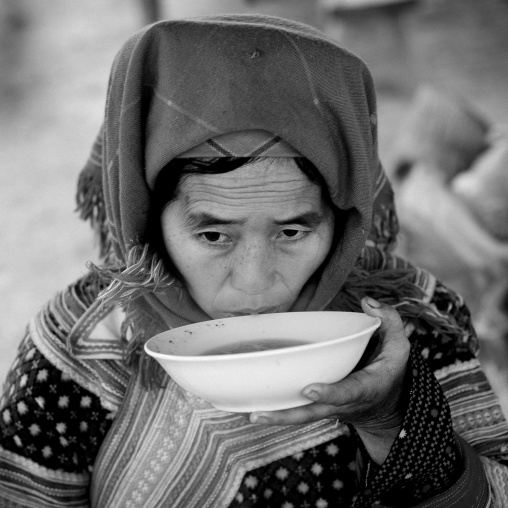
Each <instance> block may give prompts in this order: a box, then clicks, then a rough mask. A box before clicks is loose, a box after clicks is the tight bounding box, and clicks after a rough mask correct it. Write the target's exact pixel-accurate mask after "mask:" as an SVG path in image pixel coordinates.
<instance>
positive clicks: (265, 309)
mask: <svg viewBox="0 0 508 508" xmlns="http://www.w3.org/2000/svg"><path fill="white" fill-rule="evenodd" d="M278 308H279V307H263V308H260V309H242V310H238V311H233V312H225V313H224V314H225V316H226V317H239V316H253V315H256V314H272V313H274V312H277V310H278Z"/></svg>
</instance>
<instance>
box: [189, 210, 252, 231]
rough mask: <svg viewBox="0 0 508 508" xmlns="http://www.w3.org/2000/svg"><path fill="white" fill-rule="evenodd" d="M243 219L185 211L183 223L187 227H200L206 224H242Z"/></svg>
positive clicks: (206, 225)
mask: <svg viewBox="0 0 508 508" xmlns="http://www.w3.org/2000/svg"><path fill="white" fill-rule="evenodd" d="M242 224H245V220H232V219H225V218H223V217H217V216H215V215H212V214H210V213H207V212H199V213H187V214H185V225H186V226H187V227H189V228H202V227H208V226H224V225H226V226H229V225H242Z"/></svg>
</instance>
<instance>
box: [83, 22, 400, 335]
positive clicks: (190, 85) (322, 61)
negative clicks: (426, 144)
mask: <svg viewBox="0 0 508 508" xmlns="http://www.w3.org/2000/svg"><path fill="white" fill-rule="evenodd" d="M253 130H254V131H257V132H258V133H260V132H261V136H267V135H266V133H269V134H268V137H267V138H266V137H265V138H264V140H265V141H266V139H272V141H273V139H274V138H273V136H275V137H276V138H275V139H277V140H279V139H280V140H281V143H280V146H282V147H285V148H288V147H289V148H288V149H291V150H296V152H297V153H298V154H301V155H302V156H303V157H306V158H307V159H309V160H310V161H311V162H312V163H313V164H314V165H315V166H316V167H317V168H318V170H319V171H320V173H321V174H322V175H323V177H324V179H325V181H326V184H327V186H328V189H329V193H330V196H331V199H332V201H333V203H334V205H335V206H336V207H337V208H339V209H341V210H342V211H344V212H345V217H346V218H345V223H344V225H343V234H342V235H341V237H340V238H338V239H337V243H336V248H335V250H334V251H333V252H332V253H331V255H330V257H329V261H328V262H327V264H326V266H325V267H324V269H323V271H322V274H321V277H320V279H319V281H318V283H317V284H316V286H315V287H314V288H313V289H312V291H311V292H310V294H309V292H307V294H306V297H305V304H304V307H303V309H306V310H319V309H323V308H325V307H326V306H327V305H329V304H330V302H332V301H333V300H334V298H335V297H336V296H337V295H338V293H339V291H340V290H341V288H342V287H343V285H344V283H345V282H346V280H347V279H348V276H349V275H350V273H351V271H352V269H353V267H354V266H355V263H357V261H358V259H359V256H360V255H361V253H362V251H363V252H365V251H364V248H365V246H366V242H367V245H369V244H370V245H375V246H377V247H381V249H385V248H386V247H389V246H391V245H392V244H393V243H394V239H395V235H396V233H397V222H396V217H395V214H394V210H393V202H392V191H391V187H390V185H389V184H388V182H387V180H386V177H385V174H384V172H383V170H382V167H381V165H380V163H379V160H378V153H377V117H376V103H375V94H374V85H373V81H372V78H371V75H370V73H369V71H368V70H367V68H366V66H365V65H364V63H363V62H362V61H361V60H360V59H359V58H357V57H356V56H354V55H352V54H350V53H349V52H347V51H345V50H343V49H341V48H340V47H339V46H338V45H337V43H336V42H335V41H334V40H332V39H329V38H328V37H326V36H325V35H323V34H322V33H321V32H319V31H317V30H315V29H313V28H311V27H308V26H306V25H302V24H298V23H295V22H290V21H286V20H282V19H278V18H272V17H265V16H219V17H212V18H201V19H194V20H176V21H166V22H160V23H156V24H154V25H151V26H149V27H147V28H145V29H143V30H141V31H140V32H138V33H137V34H136V35H134V36H133V37H132V38H131V39H130V40H129V41H127V43H126V44H125V45H124V47H123V48H122V49H121V50H120V52H119V53H118V55H117V57H116V59H115V62H114V64H113V68H112V71H111V76H110V80H109V88H108V94H107V104H106V114H105V121H104V125H103V129H102V130H101V133H100V134H99V137H98V139H97V141H96V144H95V145H94V150H93V151H92V156H91V157H90V160H89V161H88V164H87V166H86V167H85V170H84V172H83V174H82V177H81V180H80V184H79V194H78V203H79V208H80V210H81V213H82V216H83V217H84V218H88V219H90V220H91V221H92V223H94V224H95V226H96V227H97V229H98V230H99V231H100V233H101V241H102V248H103V253H105V254H106V265H108V266H113V265H114V264H115V263H116V264H118V265H119V266H120V267H121V270H119V271H118V272H116V275H115V274H114V273H113V272H110V275H111V274H112V273H113V276H114V277H115V279H116V280H115V281H114V282H113V283H112V285H111V286H110V288H109V290H108V292H107V298H106V299H107V300H108V301H109V302H115V301H117V302H118V301H122V303H123V304H125V305H126V303H127V300H128V305H126V308H127V311H128V314H129V315H130V316H131V323H132V322H137V323H138V324H139V322H141V321H143V320H144V327H143V326H138V332H139V333H140V334H144V338H143V339H140V340H145V339H147V338H148V337H149V336H150V334H153V333H155V332H157V331H161V330H163V329H167V328H169V327H175V326H181V325H183V324H187V323H189V322H195V321H199V320H204V319H209V317H208V316H206V315H205V314H204V313H203V312H202V311H201V310H200V309H199V308H197V306H196V305H195V304H194V303H193V302H192V300H191V299H190V297H189V296H188V295H187V292H186V291H185V289H184V288H181V287H180V286H179V285H178V284H172V278H171V276H170V274H169V275H168V274H164V273H163V270H162V268H161V264H160V263H158V262H157V260H156V259H153V258H152V259H149V256H148V255H147V251H146V249H145V250H144V251H142V252H141V253H140V246H141V247H142V244H143V242H145V241H146V238H145V231H146V228H147V220H148V214H149V208H150V192H151V188H152V186H153V185H154V182H155V180H156V177H157V175H158V173H159V172H160V170H161V169H162V168H163V167H164V166H165V165H166V164H167V163H168V162H169V161H170V160H172V159H173V158H176V157H179V156H182V154H185V155H186V156H189V154H196V153H199V152H198V149H201V148H203V144H205V145H204V146H207V150H208V149H209V148H210V145H214V146H215V147H216V146H220V145H221V144H222V145H224V146H229V148H228V150H229V149H231V152H232V153H238V152H237V151H236V150H237V148H238V147H235V146H232V145H228V143H227V142H228V141H231V139H233V140H234V139H238V136H233V137H232V138H229V137H228V136H229V135H230V134H231V133H238V132H243V131H253ZM209 140H212V142H210V141H209ZM213 140H215V141H213ZM217 140H219V141H220V142H221V143H217ZM261 144H262V143H261ZM257 145H259V143H257ZM280 146H279V147H280ZM291 147H292V148H291ZM267 153H269V152H265V153H264V155H267ZM99 171H100V175H101V176H100V179H98V178H97V176H98V172H99ZM373 215H374V220H373ZM369 234H370V237H369ZM148 241H149V239H148ZM120 272H121V275H118V274H119V273H120ZM103 273H104V272H103ZM133 274H136V275H140V274H141V275H143V274H144V275H143V277H145V280H144V281H140V282H139V284H137V283H136V282H135V281H136V279H135V277H134V275H133ZM146 274H148V276H146ZM130 275H132V277H130V278H129V276H130ZM122 298H123V300H122ZM303 309H302V307H300V308H299V310H303ZM147 335H148V336H147ZM134 342H135V341H134Z"/></svg>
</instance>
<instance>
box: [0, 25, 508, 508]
mask: <svg viewBox="0 0 508 508" xmlns="http://www.w3.org/2000/svg"><path fill="white" fill-rule="evenodd" d="M78 201H79V206H80V210H81V212H82V215H83V217H84V218H89V219H91V221H92V223H93V224H94V225H95V227H96V228H97V230H98V231H99V233H100V238H101V245H102V249H103V254H104V263H103V265H102V266H99V267H93V270H92V271H91V273H90V274H89V275H87V276H85V277H83V278H81V279H80V280H78V281H77V282H75V283H73V284H72V285H70V286H69V287H68V288H67V289H66V290H65V291H64V292H62V293H61V294H59V295H57V296H56V297H55V298H54V299H53V300H52V301H51V302H49V304H48V305H47V306H46V307H45V308H44V309H42V311H41V312H40V313H39V314H38V315H37V316H36V317H35V318H34V319H33V320H32V322H31V323H30V326H29V327H28V330H27V334H26V336H25V338H24V340H23V341H22V343H21V346H20V349H19V353H18V357H17V360H16V362H15V364H14V366H13V368H12V370H11V371H10V373H9V376H8V379H7V386H6V390H5V394H4V398H3V400H2V404H1V413H0V415H1V419H0V420H1V422H0V423H1V426H2V434H1V435H2V437H1V442H0V443H1V448H0V483H1V487H2V488H1V489H0V504H1V505H2V506H37V507H54V506H76V507H85V506H93V507H107V508H112V507H122V508H123V507H143V508H147V507H161V506H172V507H184V508H189V507H205V506H213V507H228V506H231V507H237V506H259V507H284V508H291V507H294V508H296V507H307V508H309V507H317V508H324V507H331V506H355V507H365V506H369V507H370V506H400V507H408V506H432V507H447V508H448V507H450V506H460V507H478V508H479V507H487V506H506V504H507V503H508V495H507V488H506V486H507V482H508V468H506V467H505V466H504V465H503V464H504V462H505V461H506V460H507V459H508V455H507V453H508V447H507V443H508V427H507V426H506V422H505V420H504V418H503V416H502V413H501V411H500V409H499V406H498V403H497V400H496V398H495V397H494V395H493V393H492V391H491V389H490V387H489V385H488V383H487V381H486V379H485V377H484V375H483V373H482V371H481V369H480V366H479V363H478V361H477V360H476V357H475V355H476V352H477V342H476V339H475V335H474V331H473V329H472V326H471V323H470V320H469V314H468V311H467V309H466V307H465V306H464V303H463V301H462V300H461V298H460V297H459V296H457V295H455V294H454V293H452V292H451V291H449V290H448V289H447V288H445V287H444V286H443V285H442V284H440V283H439V282H437V281H436V280H435V279H434V278H433V277H432V275H430V274H429V273H426V272H424V271H422V270H419V269H417V268H414V267H412V266H411V265H410V264H408V263H407V262H405V261H403V260H401V259H398V258H396V257H394V256H393V255H392V254H390V250H391V248H392V247H393V245H394V240H395V236H396V234H397V221H396V217H395V212H394V209H393V205H392V194H391V190H390V187H389V184H388V182H387V180H386V178H385V176H384V173H383V170H382V167H381V165H380V163H379V160H378V155H377V132H376V107H375V98H374V89H373V84H372V80H371V77H370V74H369V73H368V71H367V69H366V68H365V66H364V64H363V63H362V62H361V61H360V60H359V59H357V58H356V57H354V56H352V55H351V54H349V53H348V52H346V51H344V50H342V49H340V48H339V47H338V46H337V45H336V43H335V42H334V41H332V40H329V39H327V38H326V37H325V36H324V35H323V34H321V33H320V32H318V31H315V30H314V29H312V28H310V27H307V26H304V25H299V24H295V23H291V22H289V21H285V20H282V19H276V18H265V17H254V16H253V17H234V16H228V17H218V18H207V19H205V18H203V19H199V20H194V21H170V22H162V23H158V24H155V25H152V26H150V27H147V28H146V29H144V30H142V31H141V32H139V33H138V34H136V35H135V36H134V37H132V38H131V39H130V40H129V41H128V42H127V44H126V45H125V46H124V47H123V49H122V50H121V51H120V53H119V54H118V56H117V58H116V60H115V63H114V66H113V69H112V73H111V78H110V82H109V90H108V98H107V105H106V113H105V121H104V125H103V129H102V130H101V133H100V135H99V138H98V140H97V142H96V144H95V146H94V150H93V152H92V156H91V158H90V160H89V162H88V164H87V166H86V167H85V170H84V172H83V174H82V178H81V179H80V184H79V195H78ZM362 309H363V311H364V312H366V313H367V314H369V315H372V316H379V317H380V318H381V320H382V324H381V327H380V333H379V334H378V335H377V336H376V337H374V338H373V340H372V341H371V344H370V346H369V348H368V351H367V352H366V355H365V356H364V358H363V359H362V361H361V364H360V365H359V366H358V367H357V369H356V370H355V372H354V373H352V374H351V375H349V376H348V377H347V378H346V379H344V380H343V381H341V382H339V383H336V384H334V385H322V384H315V385H311V386H308V387H307V388H305V390H304V392H303V393H304V394H305V396H306V397H308V399H309V402H310V404H309V405H307V406H303V407H300V408H294V409H289V410H284V411H279V412H259V413H252V414H250V415H244V414H232V413H225V412H222V411H219V410H216V409H214V408H212V407H211V406H210V405H209V404H207V403H205V402H204V401H202V400H200V399H198V398H196V397H194V396H192V395H190V394H189V393H186V392H184V391H183V390H182V389H181V388H179V387H178V385H176V384H175V383H174V382H173V381H172V380H171V379H169V378H168V376H166V375H162V374H161V371H160V369H159V368H158V367H157V365H156V364H155V363H154V362H153V361H152V360H151V359H149V358H148V357H147V356H146V355H145V354H144V353H143V344H144V342H145V341H146V340H147V339H148V338H150V337H151V336H152V335H154V334H155V333H158V332H160V331H163V330H166V329H168V328H174V327H178V326H182V325H185V324H188V323H195V322H199V321H204V320H209V319H216V318H222V317H226V316H236V315H241V314H256V313H262V312H288V311H289V312H291V311H305V310H308V311H313V310H353V311H361V310H362ZM316 326H319V323H316Z"/></svg>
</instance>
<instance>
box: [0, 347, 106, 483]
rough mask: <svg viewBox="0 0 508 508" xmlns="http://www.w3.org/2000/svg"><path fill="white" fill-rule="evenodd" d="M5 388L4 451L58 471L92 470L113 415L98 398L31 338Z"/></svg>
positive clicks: (0, 424)
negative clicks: (47, 357) (44, 354)
mask: <svg viewBox="0 0 508 508" xmlns="http://www.w3.org/2000/svg"><path fill="white" fill-rule="evenodd" d="M6 386H7V387H8V389H7V390H6V391H5V393H4V395H3V398H2V400H0V408H1V414H0V429H1V432H2V441H1V444H2V447H3V448H4V449H6V450H10V451H11V452H13V453H17V454H19V455H22V456H24V457H26V458H28V459H31V460H33V461H34V462H36V463H37V464H40V465H41V466H44V467H47V468H50V469H54V470H63V471H67V472H71V473H82V472H84V471H86V472H88V471H91V470H92V465H93V462H94V460H95V456H96V455H97V452H98V451H99V447H100V445H101V444H102V441H103V439H104V436H105V434H106V432H107V431H108V430H109V427H110V426H111V422H112V418H113V416H114V415H113V414H112V413H110V412H109V411H107V410H105V409H104V408H103V407H102V406H101V404H100V400H99V399H98V397H96V396H94V395H93V394H91V393H90V392H88V391H87V390H85V389H84V388H82V387H81V386H80V385H78V384H77V383H74V382H73V381H72V380H71V379H70V378H69V377H68V376H66V375H65V374H64V373H63V372H61V371H60V370H58V369H56V368H55V367H54V366H53V365H51V363H49V362H48V360H47V359H46V358H45V357H44V356H43V355H42V354H41V353H40V351H39V350H38V349H37V348H36V347H35V346H34V344H33V342H32V341H31V340H30V338H29V337H26V338H25V340H24V341H23V342H22V343H21V346H20V348H19V351H18V356H17V358H16V361H15V363H14V364H13V366H12V367H11V370H10V371H9V373H8V375H7V380H6Z"/></svg>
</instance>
